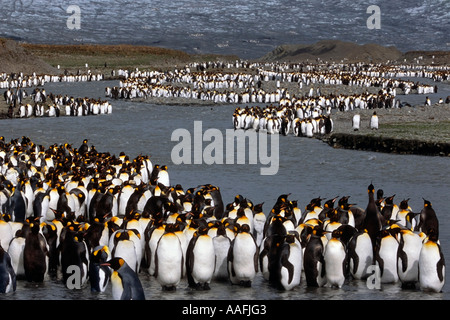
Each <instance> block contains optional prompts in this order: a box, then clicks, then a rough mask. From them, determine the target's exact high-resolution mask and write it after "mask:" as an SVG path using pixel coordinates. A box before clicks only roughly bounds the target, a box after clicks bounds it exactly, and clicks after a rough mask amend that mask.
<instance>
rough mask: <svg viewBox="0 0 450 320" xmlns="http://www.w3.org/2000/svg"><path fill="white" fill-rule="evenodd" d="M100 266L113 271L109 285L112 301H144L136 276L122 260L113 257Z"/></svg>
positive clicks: (142, 289)
mask: <svg viewBox="0 0 450 320" xmlns="http://www.w3.org/2000/svg"><path fill="white" fill-rule="evenodd" d="M102 265H105V266H109V267H111V268H112V269H113V272H112V274H111V285H112V296H113V298H114V300H145V293H144V288H143V287H142V283H141V281H140V280H139V277H138V275H137V274H136V272H134V271H133V269H131V268H130V266H129V265H128V264H127V263H126V262H125V260H124V259H122V258H120V257H115V258H112V259H110V260H108V261H107V262H105V263H103V264H102Z"/></svg>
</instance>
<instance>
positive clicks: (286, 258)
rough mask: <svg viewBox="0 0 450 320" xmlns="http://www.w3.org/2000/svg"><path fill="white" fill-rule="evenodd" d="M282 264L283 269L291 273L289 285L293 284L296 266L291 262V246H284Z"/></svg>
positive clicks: (281, 257)
mask: <svg viewBox="0 0 450 320" xmlns="http://www.w3.org/2000/svg"><path fill="white" fill-rule="evenodd" d="M280 264H281V267H284V268H286V269H287V270H288V273H289V280H288V283H289V284H290V283H291V282H292V279H293V278H294V266H293V265H292V263H290V262H289V245H286V246H284V248H283V250H282V251H281V256H280ZM280 271H281V268H280ZM280 278H281V275H280Z"/></svg>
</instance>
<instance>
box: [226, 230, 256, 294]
mask: <svg viewBox="0 0 450 320" xmlns="http://www.w3.org/2000/svg"><path fill="white" fill-rule="evenodd" d="M227 262H228V273H229V277H230V280H231V281H232V283H233V284H239V285H242V286H245V287H251V284H252V281H253V280H254V278H255V276H256V273H257V272H258V246H257V245H256V241H255V238H254V237H253V235H252V234H251V232H250V227H249V225H248V224H243V225H242V226H240V227H239V229H238V233H237V234H236V237H235V238H234V239H233V241H232V242H231V246H230V249H229V251H228V257H227Z"/></svg>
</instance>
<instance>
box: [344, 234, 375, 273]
mask: <svg viewBox="0 0 450 320" xmlns="http://www.w3.org/2000/svg"><path fill="white" fill-rule="evenodd" d="M347 254H348V260H349V261H348V263H349V271H350V274H351V275H352V277H353V278H354V279H358V280H359V279H365V278H367V277H368V276H369V273H368V271H367V269H368V268H369V266H371V265H372V264H373V247H372V240H371V239H370V236H369V234H368V233H367V230H363V231H361V232H358V233H356V234H355V235H354V236H353V237H352V239H351V240H350V242H349V244H348V247H347Z"/></svg>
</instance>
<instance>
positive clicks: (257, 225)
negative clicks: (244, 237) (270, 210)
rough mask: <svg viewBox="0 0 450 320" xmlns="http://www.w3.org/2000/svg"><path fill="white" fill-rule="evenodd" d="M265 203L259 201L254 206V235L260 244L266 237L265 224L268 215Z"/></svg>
mask: <svg viewBox="0 0 450 320" xmlns="http://www.w3.org/2000/svg"><path fill="white" fill-rule="evenodd" d="M263 204H264V202H263V203H259V204H257V205H255V206H254V207H253V235H254V237H255V240H256V244H257V245H258V246H260V245H261V243H262V241H263V239H264V226H265V224H266V221H267V217H266V215H265V214H264V212H263Z"/></svg>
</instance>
